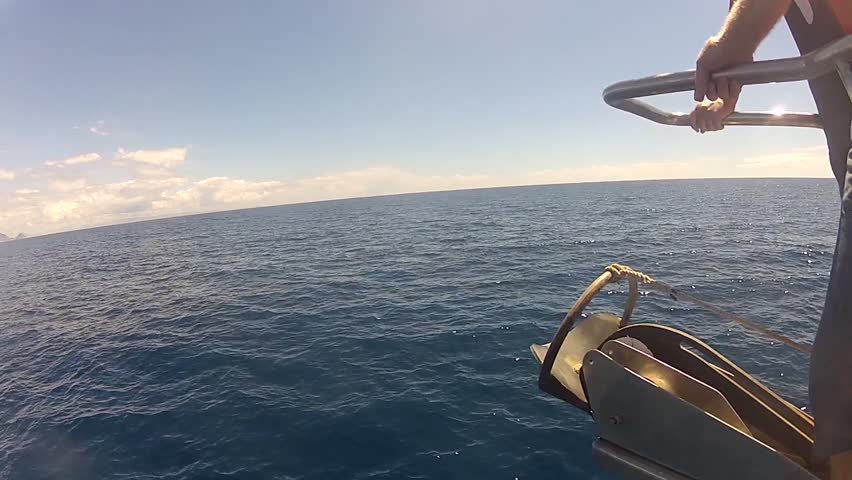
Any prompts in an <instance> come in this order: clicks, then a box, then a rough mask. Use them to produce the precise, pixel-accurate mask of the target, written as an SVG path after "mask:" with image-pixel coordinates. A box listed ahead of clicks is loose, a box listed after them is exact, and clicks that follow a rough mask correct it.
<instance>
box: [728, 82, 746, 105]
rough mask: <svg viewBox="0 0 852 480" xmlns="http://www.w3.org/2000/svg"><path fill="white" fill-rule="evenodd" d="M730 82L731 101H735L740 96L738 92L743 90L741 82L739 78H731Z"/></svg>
mask: <svg viewBox="0 0 852 480" xmlns="http://www.w3.org/2000/svg"><path fill="white" fill-rule="evenodd" d="M730 84H731V85H730V88H731V101H733V102H734V103H736V102H737V100H739V98H740V92H742V91H743V82H740V81H739V80H731V82H730Z"/></svg>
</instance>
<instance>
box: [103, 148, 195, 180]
mask: <svg viewBox="0 0 852 480" xmlns="http://www.w3.org/2000/svg"><path fill="white" fill-rule="evenodd" d="M188 151H189V149H188V148H186V147H180V148H166V149H162V150H135V151H132V152H128V151H126V150H124V149H123V148H120V149H118V153H117V154H116V156H115V162H114V163H115V165H117V166H122V167H127V168H129V169H130V170H132V171H133V172H134V173H135V174H136V175H138V176H140V177H169V176H173V175H174V171H175V169H176V168H177V167H179V166H181V165H183V163H184V161H185V160H186V154H187V152H188Z"/></svg>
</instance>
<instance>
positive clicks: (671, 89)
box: [603, 35, 852, 128]
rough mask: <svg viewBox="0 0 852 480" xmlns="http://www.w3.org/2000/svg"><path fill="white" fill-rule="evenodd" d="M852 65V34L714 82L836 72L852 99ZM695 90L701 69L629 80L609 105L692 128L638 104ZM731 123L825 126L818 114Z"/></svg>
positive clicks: (730, 120) (748, 116)
mask: <svg viewBox="0 0 852 480" xmlns="http://www.w3.org/2000/svg"><path fill="white" fill-rule="evenodd" d="M850 62H852V35H850V36H847V37H844V38H841V39H839V40H837V41H835V42H833V43H830V44H828V45H826V46H824V47H822V48H819V49H817V50H814V51H813V52H811V53H808V54H807V55H802V56H800V57H792V58H782V59H778V60H767V61H762V62H754V63H750V64H747V65H740V66H738V67H734V68H731V69H728V70H725V71H722V72H718V73H716V74H714V75H713V78H728V79H731V80H738V81H739V82H741V83H742V84H743V85H757V84H765V83H780V82H796V81H801V80H811V79H814V78H816V77H819V76H822V75H825V74H827V73H830V72H832V71H835V70H839V71H840V72H841V78H842V79H843V81H844V83H845V84H846V89H847V91H850V96H852V85H850V84H849V83H847V82H849V81H852V80H850V76H849V75H846V74H847V73H848V68H849V67H848V64H849V63H850ZM694 88H695V71H694V70H688V71H684V72H677V73H666V74H660V75H654V76H650V77H645V78H639V79H636V80H625V81H623V82H618V83H614V84H612V85H610V86H609V87H607V88H606V89H605V90H604V92H603V99H604V101H605V102H606V103H607V104H608V105H610V106H612V107H615V108H617V109H619V110H624V111H625V112H629V113H633V114H636V115H639V116H640V117H643V118H646V119H648V120H651V121H652V122H656V123H660V124H663V125H676V126H689V115H688V114H684V113H675V112H666V111H663V110H660V109H658V108H655V107H653V106H651V105H649V104H648V103H646V102H644V101H641V100H637V98H641V97H649V96H653V95H663V94H666V93H675V92H687V91H691V90H694ZM723 123H724V124H725V125H756V126H760V125H762V126H784V127H810V128H822V123H821V122H820V119H819V116H818V115H816V114H812V113H782V114H773V113H742V112H735V113H733V114H731V115H730V116H728V117H727V118H726V119H725V120H724V122H723Z"/></svg>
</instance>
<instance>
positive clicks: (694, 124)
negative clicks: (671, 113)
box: [689, 110, 698, 132]
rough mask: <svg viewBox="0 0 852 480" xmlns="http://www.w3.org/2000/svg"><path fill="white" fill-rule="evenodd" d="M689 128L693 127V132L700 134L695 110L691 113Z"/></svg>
mask: <svg viewBox="0 0 852 480" xmlns="http://www.w3.org/2000/svg"><path fill="white" fill-rule="evenodd" d="M689 126H690V127H692V130H694V131H695V132H698V122H697V120H696V118H695V110H693V111H692V112H690V113H689Z"/></svg>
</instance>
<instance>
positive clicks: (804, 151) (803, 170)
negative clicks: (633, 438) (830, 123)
mask: <svg viewBox="0 0 852 480" xmlns="http://www.w3.org/2000/svg"><path fill="white" fill-rule="evenodd" d="M737 168H738V169H739V170H740V174H743V173H745V174H752V173H759V176H767V177H770V176H771V177H831V176H832V172H831V166H830V163H829V162H828V150H827V149H826V148H825V147H824V146H820V147H812V148H801V149H796V150H793V151H790V152H783V153H773V154H769V155H758V156H754V157H747V158H744V159H743V160H742V162H740V163H739V164H738V165H737Z"/></svg>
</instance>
